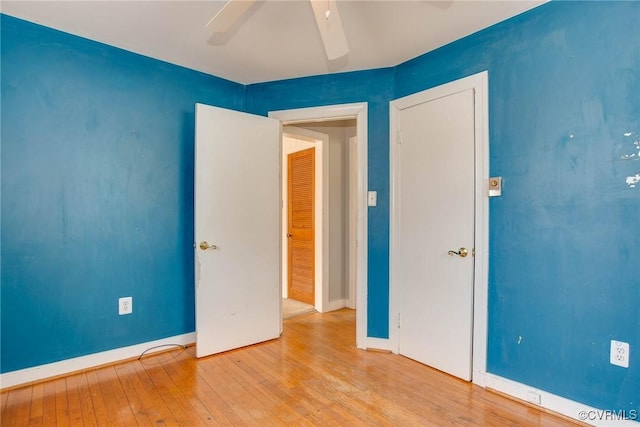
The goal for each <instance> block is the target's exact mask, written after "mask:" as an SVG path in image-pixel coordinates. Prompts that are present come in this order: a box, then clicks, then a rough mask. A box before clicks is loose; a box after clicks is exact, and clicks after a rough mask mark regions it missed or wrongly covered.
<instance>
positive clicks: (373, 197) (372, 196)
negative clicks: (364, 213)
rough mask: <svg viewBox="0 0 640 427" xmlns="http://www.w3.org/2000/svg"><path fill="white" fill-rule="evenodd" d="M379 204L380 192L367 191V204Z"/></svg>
mask: <svg viewBox="0 0 640 427" xmlns="http://www.w3.org/2000/svg"><path fill="white" fill-rule="evenodd" d="M377 204H378V192H377V191H369V192H367V205H369V206H376V205H377Z"/></svg>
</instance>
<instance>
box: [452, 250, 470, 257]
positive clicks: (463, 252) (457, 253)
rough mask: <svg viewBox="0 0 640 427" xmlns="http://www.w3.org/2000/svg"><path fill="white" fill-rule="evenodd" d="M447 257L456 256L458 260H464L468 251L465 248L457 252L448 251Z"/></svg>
mask: <svg viewBox="0 0 640 427" xmlns="http://www.w3.org/2000/svg"><path fill="white" fill-rule="evenodd" d="M448 253H449V255H451V256H453V255H458V256H459V257H460V258H464V257H466V256H467V255H469V250H468V249H467V248H460V250H459V251H449V252H448Z"/></svg>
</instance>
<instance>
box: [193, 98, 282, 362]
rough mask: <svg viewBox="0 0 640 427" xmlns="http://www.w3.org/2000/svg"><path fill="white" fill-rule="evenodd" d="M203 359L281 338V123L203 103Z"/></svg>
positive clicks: (198, 221)
mask: <svg viewBox="0 0 640 427" xmlns="http://www.w3.org/2000/svg"><path fill="white" fill-rule="evenodd" d="M195 241H196V244H195V269H196V270H195V282H196V283H195V286H196V356H197V357H203V356H208V355H211V354H215V353H220V352H223V351H227V350H231V349H234V348H238V347H243V346H246V345H251V344H255V343H258V342H262V341H266V340H270V339H273V338H277V337H278V336H279V335H280V322H281V319H280V122H279V121H278V120H275V119H270V118H266V117H261V116H255V115H251V114H246V113H240V112H237V111H231V110H225V109H222V108H217V107H211V106H207V105H202V104H197V105H196V159H195Z"/></svg>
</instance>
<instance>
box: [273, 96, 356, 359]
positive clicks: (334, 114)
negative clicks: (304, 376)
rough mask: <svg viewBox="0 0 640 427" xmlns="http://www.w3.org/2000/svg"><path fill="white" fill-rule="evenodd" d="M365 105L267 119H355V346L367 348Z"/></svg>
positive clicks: (311, 109)
mask: <svg viewBox="0 0 640 427" xmlns="http://www.w3.org/2000/svg"><path fill="white" fill-rule="evenodd" d="M367 111H368V104H367V103H366V102H359V103H353V104H341V105H328V106H323V107H309V108H298V109H292V110H281V111H270V112H269V117H272V118H274V119H278V120H280V122H281V123H282V124H283V125H295V124H297V123H309V122H323V121H327V120H341V119H353V118H355V119H356V132H357V136H358V177H357V193H358V202H357V203H358V209H357V210H358V214H357V239H358V249H359V250H358V254H357V262H356V264H357V266H356V269H357V279H356V307H357V310H356V346H357V347H358V348H366V345H367V341H366V340H367V339H368V338H367V253H368V243H367V229H368V228H367V227H368V226H367V219H368V207H367V188H368V172H367V164H368V137H367V126H368V115H367Z"/></svg>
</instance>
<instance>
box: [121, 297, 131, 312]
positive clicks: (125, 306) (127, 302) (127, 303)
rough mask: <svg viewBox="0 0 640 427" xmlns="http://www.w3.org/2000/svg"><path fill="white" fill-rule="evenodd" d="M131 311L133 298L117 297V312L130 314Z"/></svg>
mask: <svg viewBox="0 0 640 427" xmlns="http://www.w3.org/2000/svg"><path fill="white" fill-rule="evenodd" d="M131 313H133V298H132V297H123V298H119V299H118V314H119V315H121V316H122V315H123V314H131Z"/></svg>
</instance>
